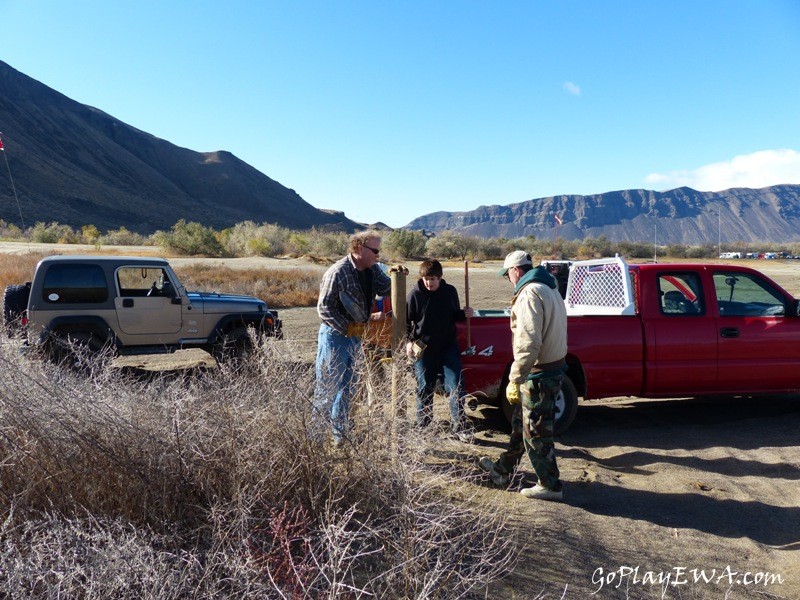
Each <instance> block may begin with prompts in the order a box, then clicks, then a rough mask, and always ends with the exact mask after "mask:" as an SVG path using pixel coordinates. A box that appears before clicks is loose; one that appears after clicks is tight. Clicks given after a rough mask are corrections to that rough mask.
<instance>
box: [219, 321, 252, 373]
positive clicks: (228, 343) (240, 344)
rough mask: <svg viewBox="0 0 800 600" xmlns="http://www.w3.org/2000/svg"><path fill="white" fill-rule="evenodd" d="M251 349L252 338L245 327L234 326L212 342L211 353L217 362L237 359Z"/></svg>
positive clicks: (244, 355) (243, 356)
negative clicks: (218, 339)
mask: <svg viewBox="0 0 800 600" xmlns="http://www.w3.org/2000/svg"><path fill="white" fill-rule="evenodd" d="M252 350H253V340H252V338H251V337H250V332H249V331H248V330H247V327H244V326H240V327H234V328H233V329H231V330H229V331H227V332H226V333H225V334H223V335H222V337H221V340H220V341H219V342H217V343H216V344H214V347H213V348H212V350H211V354H212V355H213V356H214V358H215V359H217V362H218V363H220V364H221V363H224V362H232V361H238V360H241V359H243V358H246V357H247V355H248V354H250V352H252Z"/></svg>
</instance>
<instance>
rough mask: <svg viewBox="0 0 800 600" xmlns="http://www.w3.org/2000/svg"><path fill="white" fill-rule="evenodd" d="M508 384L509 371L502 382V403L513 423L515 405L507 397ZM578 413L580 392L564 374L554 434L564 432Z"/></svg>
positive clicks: (557, 405) (557, 400) (557, 404)
mask: <svg viewBox="0 0 800 600" xmlns="http://www.w3.org/2000/svg"><path fill="white" fill-rule="evenodd" d="M507 385H508V373H506V374H505V375H504V376H503V380H502V381H501V382H500V405H501V406H502V408H503V414H504V415H505V416H506V420H507V421H508V422H509V423H511V415H512V413H513V412H514V407H513V406H511V404H510V403H509V401H508V400H507V399H506V386H507ZM577 413H578V392H577V390H576V389H575V384H574V383H572V380H571V379H570V378H569V377H568V376H566V375H564V380H563V381H562V383H561V393H560V394H559V395H558V398H557V399H556V422H555V427H554V432H553V433H554V434H555V435H560V434H562V433H564V432H565V431H566V430H567V429H569V426H570V425H572V422H573V421H574V420H575V415H577Z"/></svg>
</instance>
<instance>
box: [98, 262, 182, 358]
mask: <svg viewBox="0 0 800 600" xmlns="http://www.w3.org/2000/svg"><path fill="white" fill-rule="evenodd" d="M116 280H117V286H118V290H119V295H118V296H117V298H116V299H115V300H114V305H115V308H116V310H117V318H118V320H119V326H120V329H121V331H122V332H123V333H125V334H129V335H148V336H159V338H158V339H152V340H138V341H137V342H136V343H168V342H170V341H175V340H174V339H172V338H175V337H176V336H175V335H174V334H177V333H179V332H180V330H181V323H182V306H181V304H180V303H177V302H174V301H173V300H175V299H176V295H177V291H176V290H175V288H174V286H173V285H172V282H171V281H170V279H169V275H168V273H167V272H166V271H165V269H163V268H161V267H153V266H130V267H120V268H118V269H117V273H116ZM162 336H166V337H163V338H162Z"/></svg>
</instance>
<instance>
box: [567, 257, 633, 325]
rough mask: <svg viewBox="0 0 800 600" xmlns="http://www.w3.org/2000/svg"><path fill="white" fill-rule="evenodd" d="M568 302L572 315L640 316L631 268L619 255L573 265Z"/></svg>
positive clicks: (568, 309)
mask: <svg viewBox="0 0 800 600" xmlns="http://www.w3.org/2000/svg"><path fill="white" fill-rule="evenodd" d="M564 303H565V304H566V305H567V314H568V315H575V316H589V315H633V314H636V305H635V303H634V300H633V289H632V286H631V278H630V274H629V273H628V265H627V264H626V263H625V261H624V260H622V258H620V257H619V256H616V257H615V258H600V259H597V260H582V261H577V262H574V263H572V266H571V267H570V270H569V279H568V281H567V296H566V298H565V299H564Z"/></svg>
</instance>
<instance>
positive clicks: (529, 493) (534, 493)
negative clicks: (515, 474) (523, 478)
mask: <svg viewBox="0 0 800 600" xmlns="http://www.w3.org/2000/svg"><path fill="white" fill-rule="evenodd" d="M519 493H520V494H522V495H523V496H525V497H526V498H534V499H536V500H556V501H557V500H563V499H564V491H563V490H558V491H556V490H550V489H548V488H546V487H544V486H542V485H539V484H538V483H537V484H536V485H534V486H533V487H529V488H522V489H521V490H520V491H519Z"/></svg>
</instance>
